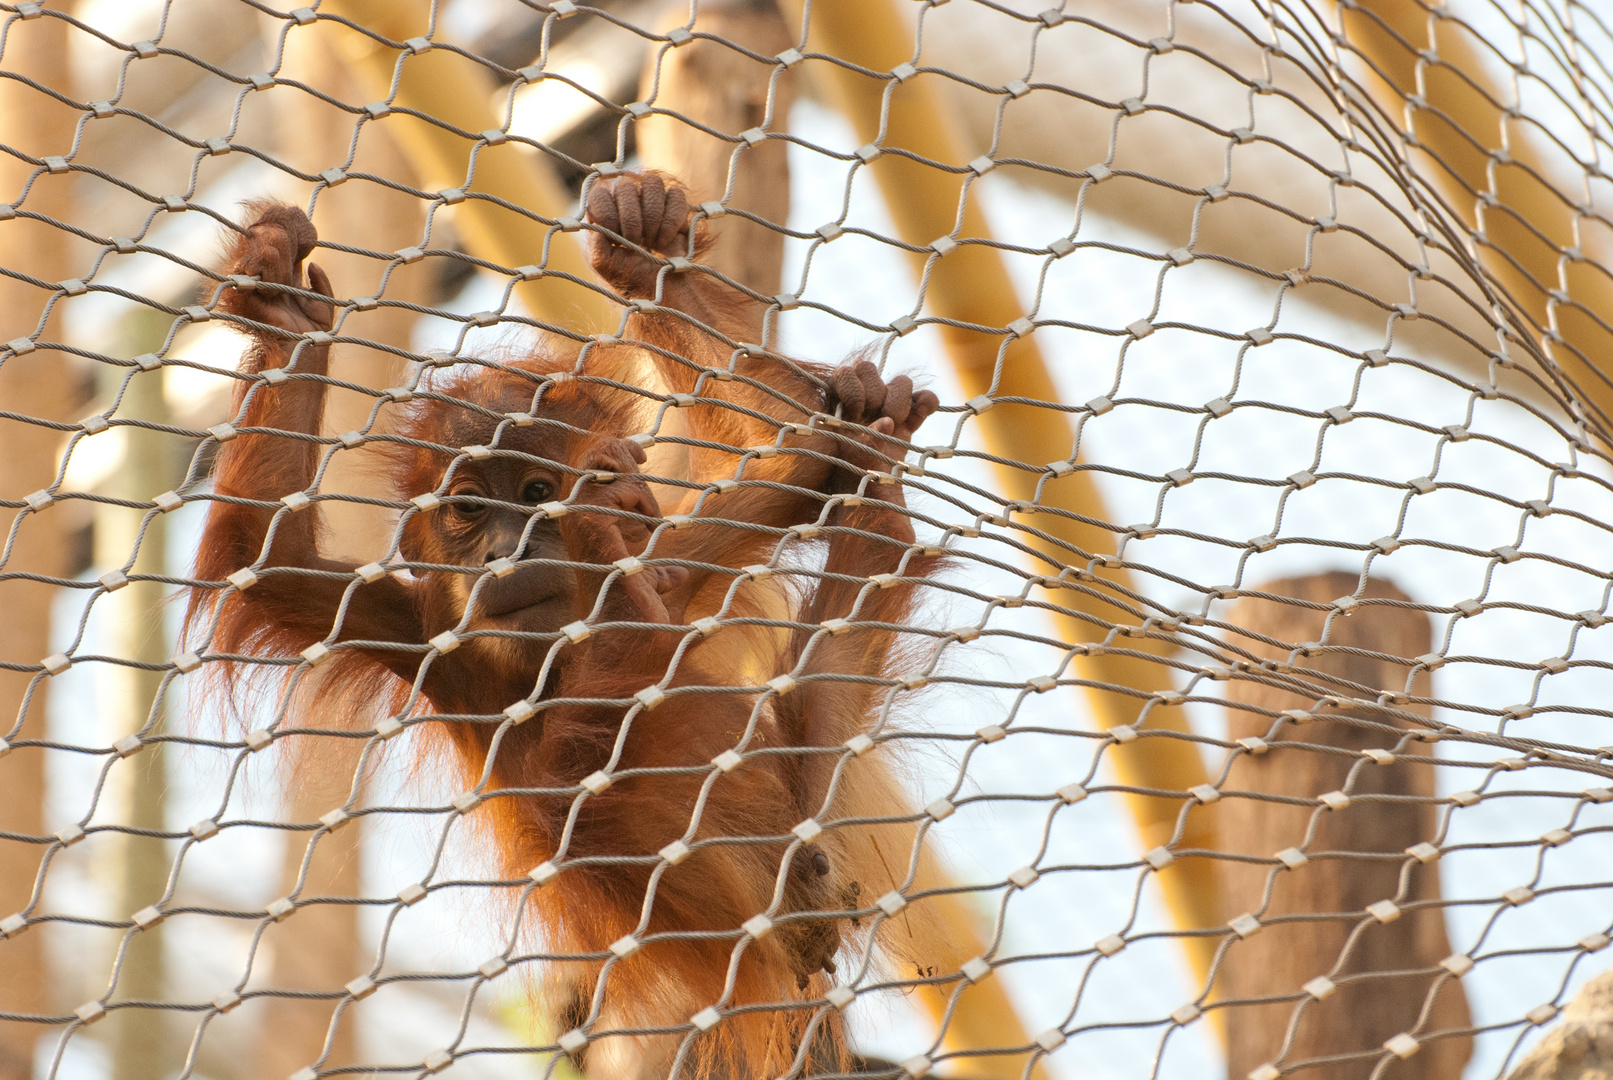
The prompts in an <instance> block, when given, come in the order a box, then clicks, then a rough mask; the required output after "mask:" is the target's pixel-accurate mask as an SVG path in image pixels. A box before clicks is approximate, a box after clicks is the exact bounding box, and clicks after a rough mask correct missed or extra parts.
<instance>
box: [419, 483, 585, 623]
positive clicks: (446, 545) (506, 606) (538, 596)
mask: <svg viewBox="0 0 1613 1080" xmlns="http://www.w3.org/2000/svg"><path fill="white" fill-rule="evenodd" d="M564 483H565V479H564V477H562V476H561V474H560V472H559V470H557V469H555V468H553V467H549V466H543V465H539V464H537V463H536V462H530V461H524V460H521V459H519V458H504V459H494V460H492V461H487V462H469V463H466V464H464V465H461V466H460V467H458V468H457V469H456V470H455V473H454V479H453V481H452V482H451V483H450V484H449V485H448V498H447V504H448V505H447V507H446V508H445V509H444V510H443V511H441V512H440V513H439V520H438V523H437V528H438V534H439V538H440V542H441V544H442V546H443V549H444V552H445V553H447V554H453V555H457V556H458V558H455V559H453V560H452V561H454V562H457V563H459V564H460V565H463V566H485V565H486V564H487V563H490V562H493V561H494V560H496V559H508V560H510V561H511V562H523V561H525V560H528V559H555V560H563V559H565V558H566V545H565V540H564V539H563V538H562V537H561V535H560V523H559V522H558V521H552V520H549V519H547V518H542V517H538V518H534V516H533V513H532V511H533V510H535V509H536V508H537V506H538V504H540V503H545V502H550V501H552V500H554V499H556V498H558V497H559V493H560V490H561V488H562V486H563V485H564ZM452 577H453V579H454V581H455V582H456V583H457V585H458V588H457V589H456V590H455V591H456V592H457V593H458V594H459V596H458V597H457V599H458V601H459V604H458V605H457V606H459V607H461V609H463V608H464V607H465V606H467V605H468V604H469V603H470V595H471V587H472V585H473V583H474V582H475V581H476V580H477V579H476V578H472V577H469V576H467V575H463V574H455V575H452ZM575 580H576V579H575V575H574V574H572V573H570V572H568V571H565V570H561V569H559V568H557V567H551V566H542V565H538V566H522V567H519V568H517V569H516V570H515V571H514V572H513V573H510V574H508V575H506V576H504V577H501V578H499V577H495V578H490V579H488V580H486V581H484V582H483V583H482V585H481V588H480V589H479V590H478V591H477V593H476V600H475V608H474V611H473V613H472V618H473V625H474V626H476V627H477V628H483V627H486V628H497V629H501V630H553V629H554V628H555V627H556V626H557V625H560V624H561V623H560V622H557V619H559V618H560V617H561V616H563V615H568V614H569V612H570V610H571V591H572V587H573V585H574V583H575Z"/></svg>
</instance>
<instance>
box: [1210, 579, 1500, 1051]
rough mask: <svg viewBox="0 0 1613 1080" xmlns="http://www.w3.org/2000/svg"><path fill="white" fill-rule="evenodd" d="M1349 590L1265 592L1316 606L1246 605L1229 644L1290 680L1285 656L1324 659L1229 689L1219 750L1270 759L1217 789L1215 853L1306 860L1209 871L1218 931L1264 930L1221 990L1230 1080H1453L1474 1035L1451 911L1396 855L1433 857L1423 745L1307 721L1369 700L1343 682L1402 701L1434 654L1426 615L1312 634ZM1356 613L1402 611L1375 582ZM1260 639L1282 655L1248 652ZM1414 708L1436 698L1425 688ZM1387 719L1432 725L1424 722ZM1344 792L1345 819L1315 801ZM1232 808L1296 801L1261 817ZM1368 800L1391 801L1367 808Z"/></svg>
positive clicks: (1304, 585)
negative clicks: (1382, 755) (1336, 704)
mask: <svg viewBox="0 0 1613 1080" xmlns="http://www.w3.org/2000/svg"><path fill="white" fill-rule="evenodd" d="M1358 581H1359V579H1358V578H1357V576H1356V575H1354V574H1347V573H1329V574H1315V575H1311V576H1308V577H1302V578H1293V579H1289V580H1284V581H1276V582H1271V583H1269V584H1265V585H1262V586H1260V587H1259V591H1261V592H1267V593H1276V594H1278V595H1281V596H1285V597H1293V598H1294V599H1296V600H1300V601H1308V602H1310V603H1313V604H1317V605H1323V606H1321V607H1306V606H1300V605H1297V604H1289V603H1282V602H1278V601H1272V600H1266V599H1259V598H1247V599H1245V600H1243V601H1242V602H1241V603H1240V604H1239V605H1238V607H1237V609H1236V610H1235V612H1234V614H1233V617H1232V622H1233V623H1235V624H1236V625H1237V626H1239V627H1241V628H1243V629H1244V630H1246V631H1247V632H1248V635H1249V636H1248V637H1242V636H1239V637H1237V638H1235V640H1234V644H1238V645H1241V646H1244V647H1247V648H1250V649H1251V651H1253V652H1255V653H1256V654H1257V655H1259V656H1261V657H1262V658H1270V659H1274V660H1280V661H1284V662H1288V661H1289V654H1290V650H1291V649H1292V648H1294V647H1295V646H1297V645H1298V644H1299V643H1302V642H1317V641H1323V644H1324V646H1325V648H1324V649H1323V650H1321V651H1318V650H1316V649H1314V648H1312V650H1311V652H1312V655H1311V656H1309V657H1300V658H1299V660H1298V667H1297V669H1296V670H1295V672H1294V674H1293V675H1292V676H1289V675H1280V674H1275V673H1266V672H1258V673H1254V672H1251V673H1249V675H1248V676H1247V677H1241V678H1238V679H1236V680H1235V681H1233V682H1232V683H1231V684H1230V686H1229V692H1228V703H1229V707H1230V718H1229V723H1228V729H1229V730H1228V737H1229V738H1231V739H1239V738H1245V737H1248V736H1258V737H1260V738H1262V739H1265V740H1266V741H1267V742H1269V743H1270V744H1271V749H1270V750H1269V751H1266V752H1265V753H1262V754H1260V755H1258V756H1256V755H1250V754H1244V755H1241V756H1240V757H1238V758H1237V759H1236V760H1235V762H1234V763H1233V766H1232V768H1231V771H1230V773H1229V775H1228V777H1227V780H1226V782H1225V783H1223V784H1221V785H1220V786H1221V789H1222V791H1223V792H1225V793H1226V795H1225V797H1224V798H1223V799H1222V800H1221V802H1220V804H1219V805H1218V806H1217V807H1216V811H1217V813H1216V818H1217V827H1218V833H1219V836H1220V838H1221V842H1220V850H1221V851H1223V852H1226V853H1229V854H1238V855H1249V856H1259V857H1262V858H1264V859H1272V858H1273V857H1274V856H1276V855H1277V853H1278V852H1280V851H1285V850H1286V849H1289V848H1295V849H1298V850H1299V851H1301V852H1303V853H1304V855H1305V858H1306V859H1307V860H1308V861H1306V862H1305V863H1304V864H1303V865H1300V866H1298V867H1297V868H1295V869H1288V868H1286V867H1285V865H1284V864H1283V863H1281V862H1275V863H1246V862H1232V861H1221V862H1219V863H1218V865H1219V866H1220V868H1221V876H1222V882H1223V895H1224V896H1225V902H1226V903H1227V905H1228V906H1227V909H1226V915H1227V918H1228V919H1229V920H1230V919H1233V918H1235V917H1237V916H1239V915H1241V914H1243V913H1246V912H1248V913H1253V914H1254V915H1255V916H1256V917H1257V918H1258V919H1259V920H1260V921H1261V923H1262V924H1264V925H1262V927H1261V929H1260V930H1259V931H1258V932H1256V933H1254V934H1252V935H1251V936H1249V937H1247V938H1245V939H1242V940H1237V941H1234V942H1232V944H1231V945H1230V947H1229V948H1228V950H1227V952H1226V954H1225V956H1224V958H1223V962H1222V963H1221V965H1220V968H1219V971H1218V975H1217V980H1216V984H1215V986H1216V992H1217V996H1218V998H1219V1000H1220V1001H1221V1002H1222V1003H1223V1004H1224V1005H1225V1011H1224V1014H1223V1015H1224V1016H1225V1021H1226V1030H1227V1074H1228V1075H1229V1076H1231V1077H1243V1076H1245V1075H1248V1074H1249V1073H1250V1071H1251V1070H1254V1069H1257V1068H1258V1067H1260V1066H1261V1065H1263V1064H1266V1063H1268V1062H1271V1063H1276V1064H1277V1065H1279V1066H1280V1067H1283V1068H1284V1069H1288V1068H1297V1067H1299V1065H1300V1063H1301V1062H1304V1061H1312V1060H1315V1059H1319V1058H1337V1060H1333V1061H1330V1062H1327V1063H1325V1064H1318V1065H1317V1066H1315V1067H1313V1068H1310V1069H1308V1070H1307V1071H1305V1073H1304V1075H1305V1076H1306V1077H1307V1078H1314V1080H1367V1077H1369V1076H1370V1077H1373V1078H1374V1080H1383V1078H1392V1080H1412V1078H1416V1077H1428V1078H1430V1080H1433V1078H1436V1077H1438V1078H1444V1077H1454V1076H1459V1075H1461V1071H1462V1066H1463V1064H1464V1063H1465V1062H1466V1061H1467V1058H1468V1056H1469V1054H1470V1053H1471V1050H1472V1041H1471V1039H1470V1038H1469V1037H1467V1036H1466V1035H1457V1034H1450V1033H1453V1032H1458V1031H1461V1030H1463V1029H1466V1028H1467V1026H1468V1023H1469V1018H1468V1009H1467V1001H1466V997H1465V995H1464V994H1463V991H1462V987H1461V984H1460V983H1459V982H1458V981H1456V980H1455V979H1454V978H1453V977H1451V976H1450V975H1449V974H1448V973H1447V972H1445V971H1444V970H1443V969H1441V968H1440V967H1439V966H1438V965H1439V961H1440V960H1442V959H1444V958H1445V957H1447V956H1449V955H1450V953H1451V947H1450V942H1449V940H1448V938H1447V936H1446V932H1445V920H1444V910H1443V908H1442V907H1440V906H1439V905H1437V904H1431V903H1429V902H1430V901H1437V900H1438V898H1439V895H1440V891H1439V864H1438V863H1437V862H1430V863H1427V864H1424V863H1422V862H1420V861H1418V859H1417V858H1415V857H1413V856H1411V855H1408V854H1406V849H1407V848H1409V847H1412V846H1414V845H1416V844H1420V843H1425V842H1428V843H1437V841H1438V839H1439V833H1440V829H1441V823H1440V814H1439V812H1438V808H1437V805H1436V803H1435V802H1434V799H1433V796H1434V769H1433V768H1432V762H1431V759H1430V745H1429V744H1428V743H1427V742H1424V741H1420V740H1418V739H1417V738H1416V732H1417V731H1418V730H1420V729H1419V728H1418V727H1416V726H1414V725H1413V724H1411V723H1410V722H1408V721H1406V720H1404V719H1396V718H1394V717H1392V716H1390V715H1389V714H1388V713H1386V712H1384V711H1382V710H1371V709H1367V710H1358V711H1345V710H1338V709H1331V708H1325V709H1316V708H1315V707H1314V706H1315V703H1316V701H1317V699H1319V698H1321V697H1323V696H1325V695H1327V694H1330V693H1335V694H1349V695H1350V696H1355V697H1358V696H1361V695H1363V694H1368V695H1370V694H1371V693H1372V691H1370V690H1366V691H1363V690H1360V689H1354V690H1347V689H1345V688H1344V687H1343V686H1341V685H1340V684H1339V683H1338V682H1337V681H1335V680H1336V679H1342V680H1347V681H1348V682H1353V683H1356V684H1360V685H1361V686H1365V687H1370V688H1381V689H1382V690H1386V691H1390V692H1394V693H1398V692H1400V691H1401V690H1403V689H1404V686H1405V678H1406V673H1407V671H1408V670H1409V666H1410V659H1409V658H1410V657H1414V656H1418V655H1421V654H1423V653H1426V652H1428V651H1429V650H1430V638H1429V628H1428V619H1427V616H1425V615H1424V614H1423V613H1422V612H1421V611H1418V610H1416V609H1414V608H1410V607H1397V606H1393V605H1392V604H1390V605H1377V604H1372V603H1370V602H1366V603H1362V604H1361V605H1359V606H1358V607H1357V608H1356V609H1355V611H1354V613H1353V614H1351V615H1350V616H1348V617H1344V616H1342V615H1335V616H1334V617H1333V619H1332V622H1331V625H1330V626H1329V627H1328V631H1327V636H1326V638H1325V641H1324V639H1323V637H1322V632H1323V621H1324V618H1325V616H1326V615H1327V614H1328V613H1329V612H1330V611H1331V610H1332V609H1331V608H1330V607H1327V606H1326V605H1329V604H1330V603H1331V602H1332V601H1333V600H1334V599H1336V598H1338V597H1340V596H1349V595H1352V594H1355V592H1356V586H1357V584H1358ZM1364 595H1365V597H1367V598H1370V599H1381V600H1385V601H1399V602H1406V601H1407V600H1408V598H1407V597H1406V595H1405V594H1404V593H1402V592H1401V591H1400V590H1399V589H1397V588H1395V587H1394V586H1393V585H1391V584H1389V583H1387V582H1384V581H1379V580H1371V581H1369V582H1368V585H1367V588H1366V590H1365V594H1364ZM1254 635H1263V636H1265V637H1267V638H1270V639H1273V640H1275V641H1276V642H1279V643H1281V644H1277V645H1269V644H1265V643H1261V642H1257V641H1255V639H1254ZM1343 650H1361V651H1359V652H1349V651H1343ZM1367 653H1383V654H1388V655H1389V656H1392V657H1396V658H1406V659H1403V660H1399V661H1396V660H1391V659H1380V658H1378V657H1374V656H1371V655H1366V654H1367ZM1307 672H1309V673H1311V674H1309V675H1307ZM1316 673H1322V675H1321V676H1320V677H1318V675H1317V674H1316ZM1326 676H1333V677H1335V680H1330V679H1328V678H1326ZM1285 685H1286V686H1287V687H1289V688H1285ZM1296 688H1297V689H1296ZM1413 691H1414V694H1415V695H1416V696H1426V695H1427V694H1428V693H1429V685H1428V676H1427V674H1426V673H1422V674H1419V676H1418V679H1417V682H1416V684H1415V685H1414V687H1413ZM1249 706H1254V707H1258V708H1261V709H1269V710H1277V711H1281V710H1287V709H1296V710H1303V711H1308V712H1311V713H1313V714H1314V715H1315V719H1313V720H1310V721H1308V722H1305V723H1298V724H1296V723H1293V722H1292V721H1287V720H1281V719H1279V720H1277V721H1275V722H1274V721H1273V719H1272V717H1271V716H1270V715H1269V714H1265V713H1258V712H1254V711H1252V710H1251V709H1249V708H1248V707H1249ZM1394 708H1396V709H1397V710H1400V711H1402V712H1413V713H1421V714H1423V715H1427V712H1428V710H1427V708H1426V707H1425V706H1418V705H1409V704H1408V705H1399V706H1395V707H1394ZM1365 751H1375V752H1376V751H1387V752H1389V753H1391V754H1393V756H1394V760H1393V762H1392V763H1387V764H1380V763H1377V762H1375V761H1374V760H1373V759H1372V758H1371V757H1369V756H1367V754H1366V753H1364V752H1365ZM1340 790H1345V791H1347V792H1348V793H1349V795H1350V796H1351V799H1352V801H1351V802H1350V803H1349V805H1347V806H1345V807H1343V808H1342V809H1329V808H1328V807H1327V805H1326V804H1325V803H1318V802H1316V801H1313V800H1317V799H1318V798H1319V797H1320V796H1321V795H1323V794H1325V793H1330V792H1335V791H1340ZM1239 792H1249V793H1259V794H1262V795H1271V796H1278V797H1281V798H1284V799H1301V800H1305V801H1304V802H1302V803H1294V802H1276V801H1267V800H1262V799H1259V798H1253V797H1248V796H1244V797H1239V796H1238V795H1237V794H1235V793H1239ZM1379 795H1388V796H1394V797H1396V798H1395V799H1394V800H1393V801H1384V800H1378V799H1373V798H1372V796H1379ZM1290 858H1292V856H1290ZM1385 900H1388V901H1391V902H1393V903H1394V904H1395V905H1396V906H1397V907H1398V908H1399V909H1400V911H1401V914H1400V915H1399V916H1398V917H1396V918H1394V919H1393V921H1390V922H1380V921H1379V920H1378V919H1376V918H1374V917H1373V915H1371V914H1369V913H1368V911H1367V908H1368V906H1369V905H1372V904H1376V903H1378V902H1380V901H1385ZM1318 976H1322V977H1325V978H1327V979H1329V980H1331V981H1332V982H1333V983H1334V984H1336V986H1337V989H1336V990H1335V991H1332V992H1327V991H1326V990H1325V987H1322V994H1321V999H1320V1000H1318V998H1317V997H1316V996H1313V995H1312V994H1310V993H1308V992H1307V991H1306V990H1305V989H1304V987H1305V986H1306V984H1307V983H1310V982H1311V980H1313V979H1316V978H1317V977H1318ZM1311 985H1312V986H1313V987H1315V986H1317V985H1318V984H1314V983H1312V984H1311ZM1401 1033H1409V1034H1411V1035H1412V1036H1413V1037H1415V1038H1416V1039H1418V1040H1419V1042H1420V1043H1421V1044H1422V1045H1421V1046H1420V1048H1419V1049H1418V1051H1417V1052H1416V1053H1414V1054H1413V1055H1412V1056H1410V1057H1409V1058H1407V1059H1405V1060H1400V1059H1398V1058H1395V1057H1393V1055H1391V1054H1390V1053H1389V1052H1387V1051H1386V1050H1385V1049H1384V1043H1385V1041H1386V1040H1389V1039H1391V1038H1393V1037H1394V1036H1396V1035H1399V1034H1401ZM1385 1062H1387V1067H1386V1068H1385V1069H1384V1070H1383V1071H1377V1070H1378V1069H1379V1067H1380V1065H1383V1064H1384V1063H1385Z"/></svg>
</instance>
